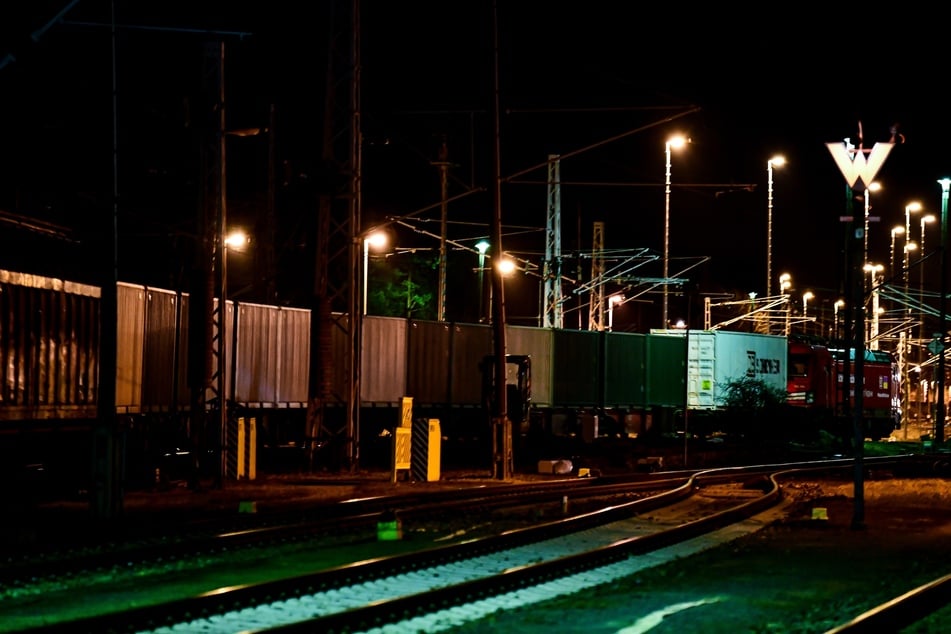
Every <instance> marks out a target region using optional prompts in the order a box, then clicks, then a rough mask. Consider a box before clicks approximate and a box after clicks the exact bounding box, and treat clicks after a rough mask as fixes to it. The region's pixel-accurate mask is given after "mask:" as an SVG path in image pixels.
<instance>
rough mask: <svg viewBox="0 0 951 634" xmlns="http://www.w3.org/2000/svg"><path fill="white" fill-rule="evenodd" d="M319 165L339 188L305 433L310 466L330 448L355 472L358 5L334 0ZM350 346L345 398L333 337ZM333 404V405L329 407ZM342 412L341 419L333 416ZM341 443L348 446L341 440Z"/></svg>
mask: <svg viewBox="0 0 951 634" xmlns="http://www.w3.org/2000/svg"><path fill="white" fill-rule="evenodd" d="M330 21H331V28H330V37H329V51H328V56H327V74H326V93H325V107H324V124H323V147H322V152H321V160H322V163H323V166H324V168H325V169H326V170H327V171H328V172H329V173H330V174H332V175H333V176H334V177H335V178H334V179H333V181H334V182H335V183H339V186H338V189H337V190H336V191H324V192H321V195H320V199H319V205H318V222H317V236H316V246H317V249H316V273H315V277H314V310H313V311H312V316H313V319H312V328H311V330H312V341H313V343H312V349H311V370H312V371H311V385H310V395H311V398H310V402H309V404H308V413H307V435H308V448H309V453H310V459H311V466H312V467H313V462H314V458H315V453H316V451H317V449H319V448H321V447H323V446H325V445H327V444H329V445H330V447H329V448H328V449H329V451H327V452H326V454H327V455H328V456H329V457H330V459H331V460H332V462H333V464H331V465H330V466H336V467H338V468H339V467H343V466H347V467H348V468H349V469H350V470H353V469H356V468H357V466H358V464H359V456H360V449H359V435H360V363H359V359H360V349H361V342H360V332H361V330H362V321H363V310H362V302H361V301H360V300H361V298H360V296H359V293H358V288H359V283H358V282H357V280H359V279H360V273H361V266H362V263H361V258H360V254H361V249H360V247H361V245H360V244H359V241H360V236H359V231H360V230H361V219H360V214H361V212H360V210H361V196H360V193H361V173H360V172H361V170H360V165H361V151H360V150H361V145H362V142H363V138H362V134H361V128H360V2H359V0H335V1H334V3H333V6H332V7H331V13H330ZM335 331H339V332H341V333H342V334H343V335H344V336H345V337H346V339H347V341H348V355H347V357H346V361H345V363H346V366H347V367H346V374H347V387H346V390H345V393H339V392H338V393H335V392H334V390H333V381H332V378H333V376H334V365H335V363H334V358H333V354H332V345H331V341H332V337H333V333H334V332H335ZM330 406H334V407H332V408H331V407H330ZM331 411H333V412H334V413H338V412H343V415H342V417H341V416H339V415H338V416H336V417H332V416H331V415H330V413H331ZM341 441H342V442H341Z"/></svg>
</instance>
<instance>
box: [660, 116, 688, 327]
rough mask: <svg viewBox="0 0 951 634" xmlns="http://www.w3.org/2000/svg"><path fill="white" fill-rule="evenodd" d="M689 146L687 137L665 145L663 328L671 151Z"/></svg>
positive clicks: (672, 140) (670, 139) (674, 139)
mask: <svg viewBox="0 0 951 634" xmlns="http://www.w3.org/2000/svg"><path fill="white" fill-rule="evenodd" d="M686 144H687V137H685V136H683V135H679V134H678V135H675V136H672V137H671V138H669V139H668V140H667V143H666V144H665V145H664V149H665V155H666V157H667V171H666V173H665V179H664V277H663V279H664V306H663V311H662V314H661V328H667V296H668V291H667V287H668V284H667V275H668V271H669V265H670V150H671V149H679V148H682V147H683V146H684V145H686Z"/></svg>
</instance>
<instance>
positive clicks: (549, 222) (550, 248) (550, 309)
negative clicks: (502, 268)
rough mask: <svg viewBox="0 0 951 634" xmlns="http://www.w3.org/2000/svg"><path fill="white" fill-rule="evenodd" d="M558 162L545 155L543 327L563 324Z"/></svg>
mask: <svg viewBox="0 0 951 634" xmlns="http://www.w3.org/2000/svg"><path fill="white" fill-rule="evenodd" d="M560 165H561V161H560V160H559V158H558V155H557V154H549V155H548V209H547V212H548V213H547V216H546V221H545V261H544V263H543V264H542V283H543V285H544V288H543V289H542V307H541V308H542V310H541V314H542V327H544V328H561V327H563V325H564V312H563V307H562V304H563V301H562V295H561V168H560Z"/></svg>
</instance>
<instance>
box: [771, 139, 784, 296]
mask: <svg viewBox="0 0 951 634" xmlns="http://www.w3.org/2000/svg"><path fill="white" fill-rule="evenodd" d="M785 164H786V157H784V156H778V155H777V156H774V157H773V158H771V159H769V160H768V161H766V201H767V212H766V296H767V297H769V296H770V294H771V292H772V288H773V167H774V166H775V167H782V166H783V165H785Z"/></svg>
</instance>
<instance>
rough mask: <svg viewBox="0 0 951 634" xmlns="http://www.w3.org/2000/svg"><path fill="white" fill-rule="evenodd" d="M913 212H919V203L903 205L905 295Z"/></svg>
mask: <svg viewBox="0 0 951 634" xmlns="http://www.w3.org/2000/svg"><path fill="white" fill-rule="evenodd" d="M913 211H921V203H919V202H917V201H915V202H911V203H908V204H907V205H905V262H904V270H903V273H904V275H903V276H902V279H903V280H904V282H905V294H906V295H907V294H908V251H909V248H908V245H909V243H910V242H911V212H913ZM908 310H909V311H910V310H911V309H910V308H909V309H908Z"/></svg>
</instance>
